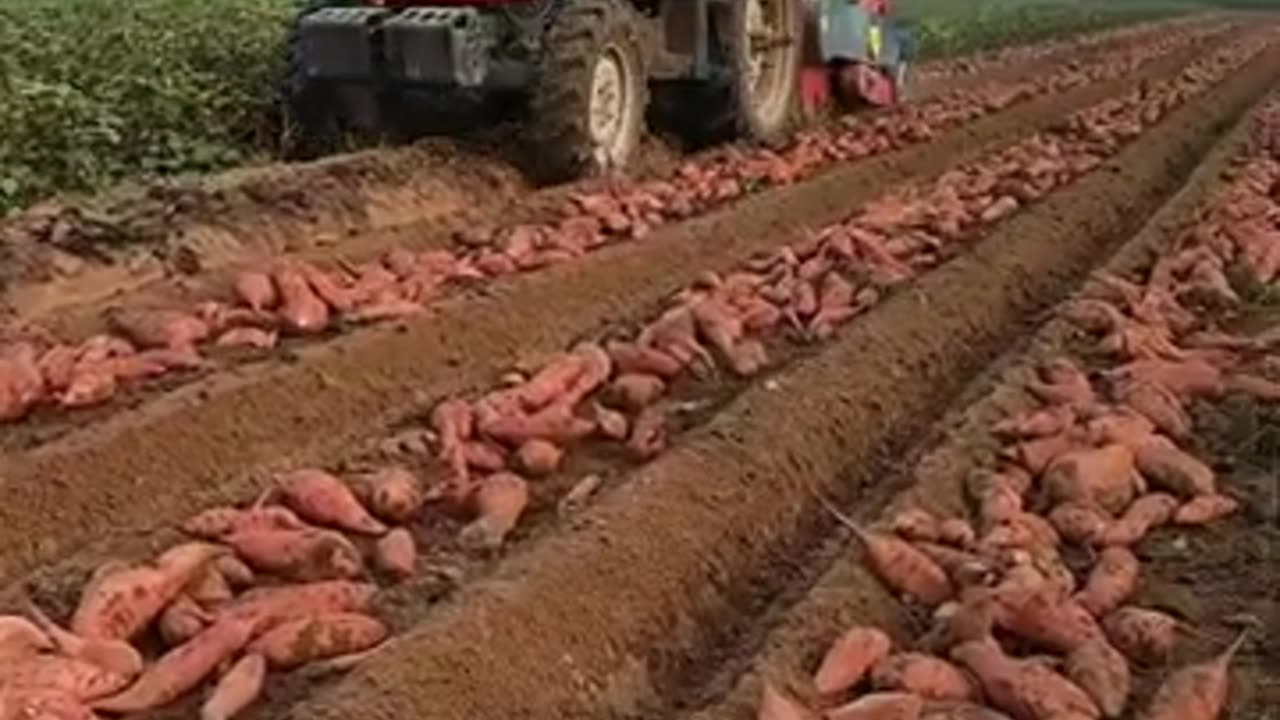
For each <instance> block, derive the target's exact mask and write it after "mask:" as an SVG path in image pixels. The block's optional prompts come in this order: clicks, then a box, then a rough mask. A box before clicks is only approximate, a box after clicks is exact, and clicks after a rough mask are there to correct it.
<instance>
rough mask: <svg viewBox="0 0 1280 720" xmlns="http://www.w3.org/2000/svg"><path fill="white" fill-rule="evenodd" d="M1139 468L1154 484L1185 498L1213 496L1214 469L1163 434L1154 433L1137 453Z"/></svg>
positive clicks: (1214, 486)
mask: <svg viewBox="0 0 1280 720" xmlns="http://www.w3.org/2000/svg"><path fill="white" fill-rule="evenodd" d="M1136 461H1137V466H1138V469H1139V470H1140V471H1141V472H1142V474H1143V476H1144V477H1146V478H1147V480H1148V481H1150V482H1151V484H1152V485H1155V486H1156V487H1159V488H1162V489H1164V490H1168V491H1169V492H1172V493H1174V494H1175V495H1178V496H1180V497H1183V498H1187V499H1190V498H1193V497H1196V496H1197V495H1212V494H1214V492H1215V488H1216V485H1217V480H1216V478H1215V476H1214V473H1213V470H1212V469H1210V468H1209V466H1208V465H1205V464H1204V463H1202V462H1200V461H1199V460H1197V459H1195V458H1194V457H1192V456H1191V455H1189V454H1187V453H1186V452H1184V451H1183V450H1182V449H1181V448H1179V447H1178V446H1177V445H1175V444H1174V443H1173V441H1171V440H1169V438H1166V437H1163V436H1161V435H1152V436H1151V437H1149V438H1147V439H1146V441H1144V442H1143V443H1142V446H1141V447H1140V448H1139V449H1138V451H1137V453H1136Z"/></svg>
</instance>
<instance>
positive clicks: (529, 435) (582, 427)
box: [478, 401, 596, 447]
mask: <svg viewBox="0 0 1280 720" xmlns="http://www.w3.org/2000/svg"><path fill="white" fill-rule="evenodd" d="M478 424H479V428H480V431H481V432H483V433H484V434H485V435H486V436H488V437H490V438H492V439H494V440H498V441H500V442H503V443H506V444H508V445H510V446H512V447H518V446H520V445H522V444H523V443H525V442H526V441H529V440H533V439H542V440H549V441H551V442H554V443H557V444H568V443H572V442H575V441H577V440H581V439H582V438H585V437H587V436H589V435H591V433H593V432H595V429H596V426H595V423H593V422H591V421H590V420H587V419H585V418H581V417H578V416H577V415H576V414H574V411H573V407H572V406H571V405H569V404H568V403H563V402H558V401H557V402H554V403H552V404H550V405H548V406H546V407H544V408H542V409H541V410H539V411H537V412H536V413H533V414H527V413H523V412H507V413H505V414H503V413H497V414H488V413H485V414H481V415H480V416H479V418H478Z"/></svg>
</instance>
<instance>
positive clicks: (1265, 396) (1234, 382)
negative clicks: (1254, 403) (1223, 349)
mask: <svg viewBox="0 0 1280 720" xmlns="http://www.w3.org/2000/svg"><path fill="white" fill-rule="evenodd" d="M1227 390H1228V391H1230V392H1238V393H1244V394H1246V395H1251V396H1253V397H1254V398H1256V399H1258V400H1261V401H1262V402H1278V401H1280V383H1277V382H1275V381H1273V380H1268V379H1266V378H1264V377H1258V376H1257V375H1249V374H1247V373H1235V374H1233V375H1230V376H1228V377H1227Z"/></svg>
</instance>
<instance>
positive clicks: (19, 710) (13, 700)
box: [0, 687, 98, 720]
mask: <svg viewBox="0 0 1280 720" xmlns="http://www.w3.org/2000/svg"><path fill="white" fill-rule="evenodd" d="M0 709H2V710H4V712H5V715H4V717H5V718H10V717H12V718H14V719H15V720H17V719H18V718H22V719H23V720H25V719H26V718H39V720H97V719H98V716H97V715H96V714H94V712H93V711H92V710H90V709H89V707H88V706H87V705H85V704H84V703H83V702H81V701H79V700H77V699H75V698H73V697H71V696H70V695H67V694H66V693H62V692H58V691H57V690H51V689H49V688H30V687H28V688H21V687H19V688H13V687H11V688H5V689H2V690H0Z"/></svg>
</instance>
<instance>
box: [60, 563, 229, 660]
mask: <svg viewBox="0 0 1280 720" xmlns="http://www.w3.org/2000/svg"><path fill="white" fill-rule="evenodd" d="M225 552H226V551H225V550H224V549H223V548H220V547H218V546H216V545H207V544H204V543H188V544H185V545H179V546H176V547H174V548H171V549H170V550H168V551H166V552H165V553H163V554H161V556H160V557H159V558H157V559H156V561H155V563H153V564H152V565H148V566H141V567H135V568H128V569H124V570H121V571H118V572H112V573H107V574H105V575H104V576H102V577H100V578H98V579H96V580H95V581H91V582H90V583H89V584H87V585H86V586H85V588H84V591H83V593H82V595H81V597H80V604H79V605H78V606H77V607H76V611H75V614H74V615H73V616H72V619H71V631H72V632H73V633H75V634H76V635H79V636H81V637H83V638H87V639H98V640H128V639H130V638H132V637H133V636H134V635H137V634H138V633H139V632H141V631H142V630H143V628H145V627H146V626H147V625H149V624H150V623H151V621H152V620H154V619H155V618H156V617H157V616H158V615H159V614H160V612H161V611H162V610H163V609H164V608H165V606H167V605H168V604H169V603H170V602H172V601H173V600H174V598H176V597H177V596H178V594H179V593H180V592H182V588H183V587H185V586H186V585H187V583H189V582H191V579H192V578H193V577H195V575H196V574H197V573H199V572H200V571H202V570H203V569H204V568H205V567H206V566H208V564H209V563H210V562H212V561H213V559H214V558H216V557H218V556H219V555H221V554H224V553H225Z"/></svg>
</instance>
